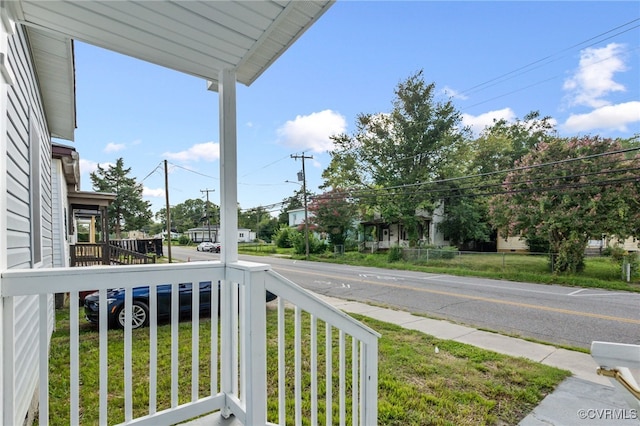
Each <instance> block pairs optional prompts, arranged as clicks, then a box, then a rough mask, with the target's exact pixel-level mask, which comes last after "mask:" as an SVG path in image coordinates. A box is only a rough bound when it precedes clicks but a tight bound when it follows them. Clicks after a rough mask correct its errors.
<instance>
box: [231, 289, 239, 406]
mask: <svg viewBox="0 0 640 426" xmlns="http://www.w3.org/2000/svg"><path fill="white" fill-rule="evenodd" d="M229 284H230V287H231V312H230V313H231V345H232V346H231V347H232V348H233V350H232V351H231V358H232V360H233V361H232V363H231V375H232V376H231V377H232V378H233V394H234V395H238V350H237V348H238V326H239V325H238V308H239V305H238V283H237V282H231V283H229Z"/></svg>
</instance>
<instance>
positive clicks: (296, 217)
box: [287, 207, 313, 227]
mask: <svg viewBox="0 0 640 426" xmlns="http://www.w3.org/2000/svg"><path fill="white" fill-rule="evenodd" d="M287 214H288V215H289V226H292V227H293V226H295V227H298V226H300V225H304V207H299V208H297V209H291V210H289V211H287ZM312 217H313V212H310V211H307V218H309V219H310V218H312Z"/></svg>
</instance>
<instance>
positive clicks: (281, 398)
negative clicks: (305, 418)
mask: <svg viewBox="0 0 640 426" xmlns="http://www.w3.org/2000/svg"><path fill="white" fill-rule="evenodd" d="M284 351H285V336H284V299H283V298H282V297H279V298H278V424H281V425H283V424H285V422H286V416H287V412H286V408H287V407H286V394H285V380H286V379H285V362H284V361H285V352H284Z"/></svg>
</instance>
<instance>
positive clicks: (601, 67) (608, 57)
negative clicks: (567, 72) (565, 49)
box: [563, 43, 627, 108]
mask: <svg viewBox="0 0 640 426" xmlns="http://www.w3.org/2000/svg"><path fill="white" fill-rule="evenodd" d="M623 54H624V46H623V45H621V44H617V43H611V44H609V45H607V46H606V47H602V48H599V49H595V48H587V49H584V50H582V51H581V54H580V64H579V67H578V69H577V70H576V72H575V74H574V75H573V76H571V77H569V78H568V79H567V80H565V82H564V86H563V89H564V90H566V91H567V92H568V94H567V100H568V102H569V105H570V106H576V105H582V106H588V107H592V108H600V107H603V106H605V105H609V102H608V101H607V100H605V99H603V97H604V96H606V95H608V94H609V93H611V92H624V91H625V87H624V86H623V85H622V84H619V83H616V82H615V81H613V76H614V74H615V73H617V72H622V71H626V70H627V68H626V66H625V63H624V57H623Z"/></svg>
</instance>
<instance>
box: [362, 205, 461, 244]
mask: <svg viewBox="0 0 640 426" xmlns="http://www.w3.org/2000/svg"><path fill="white" fill-rule="evenodd" d="M416 218H417V219H418V242H419V243H420V244H425V245H434V246H438V247H444V246H448V245H449V241H448V240H447V239H446V238H445V235H444V234H443V233H442V232H440V230H439V229H438V224H439V223H441V222H442V221H443V220H444V204H443V203H439V204H438V205H437V206H436V207H435V208H434V209H433V211H427V210H416ZM361 224H362V226H363V228H364V230H363V235H362V240H363V241H362V242H363V244H364V248H365V249H366V250H378V249H383V250H384V249H389V248H391V247H393V246H401V247H408V246H409V236H408V235H407V231H406V229H405V228H404V226H403V225H402V224H401V223H399V222H389V221H387V220H385V219H384V218H383V217H382V216H381V215H379V214H375V215H374V218H373V220H369V221H365V222H361Z"/></svg>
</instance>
